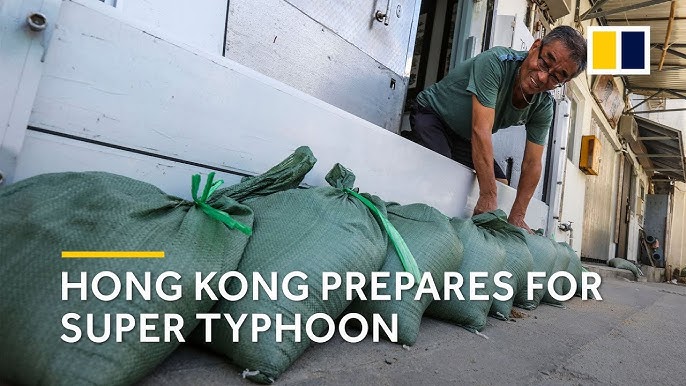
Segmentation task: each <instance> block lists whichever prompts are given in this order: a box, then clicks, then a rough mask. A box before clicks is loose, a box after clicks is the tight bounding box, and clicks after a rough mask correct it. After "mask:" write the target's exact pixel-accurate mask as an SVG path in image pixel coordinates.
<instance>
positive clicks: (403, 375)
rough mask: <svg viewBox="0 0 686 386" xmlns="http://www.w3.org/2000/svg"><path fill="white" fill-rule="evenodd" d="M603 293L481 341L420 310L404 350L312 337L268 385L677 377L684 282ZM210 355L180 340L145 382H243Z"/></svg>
mask: <svg viewBox="0 0 686 386" xmlns="http://www.w3.org/2000/svg"><path fill="white" fill-rule="evenodd" d="M600 293H601V295H602V296H603V299H604V300H603V301H582V300H581V299H579V298H574V299H572V300H570V301H568V302H567V303H566V307H567V308H565V309H562V308H557V307H551V306H546V305H541V306H540V307H539V308H538V309H536V310H534V311H526V313H527V314H528V316H526V317H525V318H522V319H517V321H516V322H502V321H499V320H496V319H492V318H491V319H490V321H489V325H488V326H487V327H486V329H485V330H484V331H483V333H484V334H486V335H487V336H488V338H489V339H485V338H483V337H480V336H477V335H475V334H472V333H469V332H468V331H466V330H464V329H462V328H460V327H456V326H453V325H450V324H447V323H443V322H440V321H436V320H433V319H429V318H424V320H423V322H422V328H421V331H420V335H419V339H418V341H417V343H416V344H415V345H414V346H413V347H410V348H409V349H404V348H403V347H402V346H399V345H396V344H392V343H389V342H380V343H373V342H371V339H367V340H365V341H363V342H361V343H357V344H351V343H346V342H344V341H343V340H342V339H341V338H340V337H335V338H333V339H332V340H331V341H329V342H327V343H325V344H320V345H314V346H313V347H311V348H310V349H309V350H308V351H307V352H306V353H305V354H304V355H303V356H302V357H301V358H299V359H298V360H297V361H296V362H295V363H294V364H293V365H292V366H291V368H290V369H289V370H287V371H286V372H285V373H284V374H283V375H282V376H281V377H280V378H279V379H278V380H277V384H282V385H289V384H312V385H314V384H317V385H319V384H358V385H375V386H377V385H399V384H431V385H436V384H439V385H440V384H445V385H447V384H465V383H466V384H505V383H507V384H540V385H549V384H568V385H577V384H665V385H683V384H686V362H685V359H684V358H686V343H684V342H685V340H684V334H685V333H686V287H685V286H677V285H671V284H657V283H638V282H630V281H627V280H623V279H620V280H616V279H605V280H603V284H602V286H601V288H600ZM240 370H241V369H238V368H235V367H232V366H230V365H228V364H226V362H225V361H224V360H223V359H222V358H221V357H218V356H214V355H212V354H209V353H208V352H206V351H204V350H201V349H197V348H193V347H188V346H186V347H182V348H180V349H179V350H178V351H177V352H176V353H175V354H174V355H173V356H172V357H171V358H169V359H168V360H167V361H166V362H165V363H164V364H163V365H162V366H161V367H160V368H158V369H157V371H156V372H155V373H154V374H152V375H151V376H150V377H148V378H147V379H146V380H145V381H144V382H143V384H144V385H161V384H164V385H189V384H212V385H213V384H216V385H226V384H252V383H251V382H249V381H246V380H243V379H241V378H240V375H239V373H240Z"/></svg>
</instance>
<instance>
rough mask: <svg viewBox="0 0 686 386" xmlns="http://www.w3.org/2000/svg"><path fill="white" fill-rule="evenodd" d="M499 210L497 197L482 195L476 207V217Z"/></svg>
mask: <svg viewBox="0 0 686 386" xmlns="http://www.w3.org/2000/svg"><path fill="white" fill-rule="evenodd" d="M496 209H498V200H497V198H496V196H495V195H490V194H480V195H479V200H478V201H477V202H476V206H475V207H474V215H477V214H481V213H486V212H491V211H494V210H496Z"/></svg>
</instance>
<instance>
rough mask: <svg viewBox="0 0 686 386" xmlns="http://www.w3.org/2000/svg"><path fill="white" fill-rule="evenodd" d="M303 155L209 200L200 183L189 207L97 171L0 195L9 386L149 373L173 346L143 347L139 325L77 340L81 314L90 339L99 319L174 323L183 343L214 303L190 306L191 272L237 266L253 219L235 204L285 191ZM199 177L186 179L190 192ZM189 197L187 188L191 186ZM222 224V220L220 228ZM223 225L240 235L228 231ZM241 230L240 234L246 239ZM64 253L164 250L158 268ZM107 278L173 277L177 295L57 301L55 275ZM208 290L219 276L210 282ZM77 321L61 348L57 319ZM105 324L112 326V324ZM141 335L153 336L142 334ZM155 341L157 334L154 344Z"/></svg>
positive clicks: (128, 379) (306, 160)
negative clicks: (90, 318)
mask: <svg viewBox="0 0 686 386" xmlns="http://www.w3.org/2000/svg"><path fill="white" fill-rule="evenodd" d="M313 164H314V157H313V156H312V154H311V152H310V151H309V149H305V148H303V149H299V150H298V151H296V153H295V154H294V155H292V156H291V157H289V158H288V159H287V160H286V161H284V162H283V163H282V164H280V165H277V166H276V167H275V168H273V169H272V170H270V171H269V172H267V173H265V174H264V175H263V176H258V177H255V178H252V179H249V180H247V181H245V182H243V183H241V184H238V185H235V186H233V187H230V188H228V189H224V190H223V192H221V193H220V192H217V193H215V194H211V193H212V191H213V190H214V189H215V188H216V187H217V186H218V185H216V184H212V183H211V182H210V183H208V185H207V186H206V190H204V191H203V194H202V195H201V197H200V198H197V194H196V192H194V196H196V198H197V201H196V202H192V201H186V200H183V199H181V198H178V197H174V196H170V195H167V194H165V193H164V192H162V191H161V190H160V189H158V188H156V187H154V186H153V185H150V184H148V183H145V182H141V181H137V180H134V179H131V178H127V177H123V176H118V175H114V174H109V173H102V172H85V173H55V174H44V175H39V176H36V177H32V178H29V179H26V180H23V181H20V182H17V183H15V184H12V185H10V186H9V187H7V188H5V189H2V190H0V213H2V216H0V233H1V234H2V237H0V251H1V255H0V281H1V282H2V283H3V299H4V300H3V301H2V302H1V303H0V318H1V320H2V326H3V327H2V329H0V351H1V355H0V356H1V357H2V358H3V359H2V361H0V374H2V376H3V378H4V379H5V380H7V381H9V382H11V383H18V384H38V383H41V384H86V383H87V384H108V385H120V384H131V383H133V382H135V381H137V380H138V379H140V378H141V377H142V376H144V375H145V374H147V373H148V372H149V371H151V370H152V369H153V368H154V367H155V366H156V365H158V364H159V363H160V362H162V360H164V358H165V357H167V356H168V355H169V354H170V353H171V352H172V351H173V350H174V349H175V348H176V347H177V345H178V342H176V339H174V338H172V341H171V342H169V343H165V342H164V341H163V339H160V342H159V343H141V342H140V340H139V337H140V328H139V324H138V323H137V324H136V327H135V329H134V330H133V331H132V332H131V333H129V334H125V335H124V341H123V342H117V341H116V339H115V338H114V336H113V334H114V332H113V328H114V327H112V328H111V329H110V331H111V332H112V336H110V338H109V339H108V340H107V341H105V342H103V343H93V342H91V341H90V340H89V339H87V338H86V326H85V323H86V314H88V313H92V314H94V326H95V327H94V331H95V334H96V335H97V336H100V335H102V334H103V331H105V327H104V323H105V322H104V314H111V315H114V314H118V313H128V314H131V315H133V316H134V317H135V318H136V319H138V315H140V314H141V313H148V314H159V315H160V318H158V319H153V320H149V321H148V324H151V325H154V328H155V330H154V331H155V332H157V334H161V331H164V330H163V325H164V318H163V316H162V314H178V315H180V316H181V317H182V318H183V320H184V322H185V323H184V326H183V328H182V330H181V332H182V334H183V335H184V336H187V335H188V334H189V333H190V332H191V330H192V329H193V328H194V327H195V325H196V324H197V323H196V318H195V314H196V313H199V312H207V311H209V310H210V309H211V307H212V306H213V304H214V302H213V301H211V300H204V301H196V300H195V296H194V293H193V291H194V285H195V273H196V272H202V273H204V274H207V273H209V272H214V271H216V272H225V271H230V270H234V269H235V268H236V267H237V266H238V262H239V260H240V258H241V255H242V253H243V250H244V248H245V246H246V244H247V242H248V235H247V234H249V233H250V227H251V226H252V225H253V212H252V210H251V209H250V208H249V207H247V206H246V205H243V204H240V203H238V202H237V201H236V199H237V198H245V197H247V196H249V195H250V193H251V191H254V190H259V191H261V192H265V191H266V190H273V189H283V188H292V187H295V186H297V185H298V184H299V183H300V181H301V180H302V178H303V176H304V175H305V173H307V171H309V170H310V169H311V168H312V165H313ZM198 179H199V176H198V177H197V178H196V179H194V184H195V185H197V183H198V182H199V181H198ZM196 188H197V186H196ZM217 218H221V219H222V221H224V222H225V223H223V222H222V221H218V220H217ZM228 224H232V226H234V227H236V228H238V229H241V230H243V231H244V232H245V233H243V232H241V231H239V230H237V229H230V228H229V226H227V225H228ZM246 233H247V234H246ZM62 251H163V252H164V254H165V255H164V258H160V259H94V258H91V259H63V258H61V253H62ZM102 271H111V272H113V273H115V274H117V275H118V276H119V277H120V278H121V280H122V282H123V281H124V278H125V272H128V271H130V272H133V273H134V274H135V275H136V276H137V277H138V278H139V280H140V281H141V282H143V281H144V278H143V275H144V272H150V273H151V278H152V287H153V288H154V285H155V279H156V278H157V277H158V276H159V275H160V274H162V273H163V272H165V271H174V272H176V273H178V274H179V275H180V279H179V280H178V281H175V280H168V281H166V282H164V285H163V290H164V291H165V292H166V293H168V294H172V293H173V292H172V288H171V285H172V284H179V285H181V286H182V289H183V295H182V297H181V298H180V299H179V300H177V301H166V300H163V299H161V298H159V297H158V296H156V295H155V291H154V289H153V290H152V293H153V295H152V296H151V300H149V301H148V300H144V299H143V298H142V297H141V296H136V295H137V292H135V290H134V296H133V298H132V300H126V298H125V291H124V290H122V292H121V293H120V295H119V297H117V298H116V299H114V300H112V301H108V302H105V301H101V300H99V299H96V298H95V297H94V296H93V294H92V293H91V291H90V289H88V290H87V294H88V300H85V301H81V300H80V291H79V290H70V292H69V300H68V301H62V296H61V294H62V291H61V272H68V273H69V281H70V282H78V281H81V280H80V274H81V272H87V274H88V277H87V283H88V284H87V286H90V281H91V279H92V278H93V276H94V275H95V274H96V273H99V272H102ZM211 284H212V285H213V286H216V284H217V279H215V280H214V281H213V282H211ZM99 288H100V290H101V291H102V293H104V294H110V293H111V292H112V290H113V288H114V284H113V281H112V280H109V279H106V280H103V281H101V283H100V286H99ZM71 312H75V313H78V314H80V315H81V318H80V319H79V320H78V322H77V321H74V320H72V323H73V324H75V325H78V326H79V327H80V328H81V330H82V333H83V337H82V339H81V340H80V341H78V342H76V343H72V344H69V343H66V342H63V341H62V340H60V336H61V335H62V334H63V333H65V334H67V335H69V336H72V335H73V333H72V332H71V331H67V330H65V329H64V328H63V327H62V321H61V318H62V316H63V315H65V314H67V313H71ZM113 324H114V321H112V326H113ZM148 335H154V334H150V333H148ZM157 336H159V335H157Z"/></svg>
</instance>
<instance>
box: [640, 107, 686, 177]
mask: <svg viewBox="0 0 686 386" xmlns="http://www.w3.org/2000/svg"><path fill="white" fill-rule="evenodd" d="M634 119H636V123H637V124H638V138H637V139H638V141H639V142H641V144H642V145H643V147H644V148H645V150H646V152H645V153H644V154H637V157H639V158H643V159H645V158H648V159H649V160H650V163H651V164H652V167H646V168H645V170H646V172H648V173H649V174H650V173H652V180H653V181H658V180H675V181H681V182H686V170H685V169H686V166H685V165H686V160H685V159H684V140H683V138H682V134H681V131H680V130H677V129H673V128H671V127H668V126H665V125H662V124H660V123H657V122H654V121H651V120H649V119H645V118H643V117H639V116H638V115H634ZM642 164H643V162H642Z"/></svg>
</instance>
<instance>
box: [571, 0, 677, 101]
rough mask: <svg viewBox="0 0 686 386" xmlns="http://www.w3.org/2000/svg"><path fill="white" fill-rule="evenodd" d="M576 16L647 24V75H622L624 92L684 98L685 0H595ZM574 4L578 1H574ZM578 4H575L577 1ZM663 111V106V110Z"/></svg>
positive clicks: (612, 23) (620, 23)
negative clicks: (648, 60)
mask: <svg viewBox="0 0 686 386" xmlns="http://www.w3.org/2000/svg"><path fill="white" fill-rule="evenodd" d="M591 3H592V4H593V6H592V7H591V9H589V10H588V12H584V13H581V14H579V10H578V8H577V15H578V16H577V20H589V19H598V20H599V22H600V24H601V25H608V26H617V27H619V26H650V47H651V49H650V64H651V72H650V75H629V76H624V77H623V78H624V80H625V82H624V83H625V85H626V87H627V89H628V92H630V93H634V94H640V95H646V96H649V97H651V98H656V97H657V98H681V99H686V1H674V0H595V1H591ZM577 4H578V2H577ZM577 6H578V5H577ZM663 111H664V110H663Z"/></svg>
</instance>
